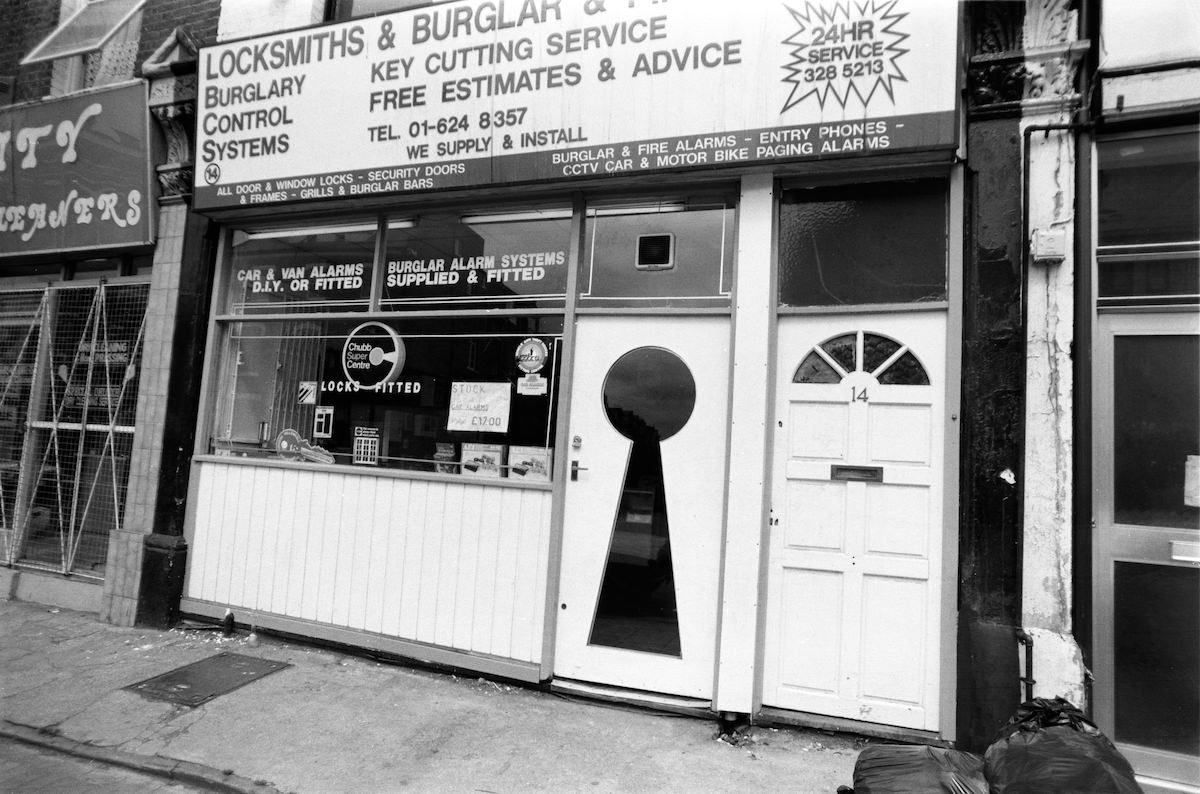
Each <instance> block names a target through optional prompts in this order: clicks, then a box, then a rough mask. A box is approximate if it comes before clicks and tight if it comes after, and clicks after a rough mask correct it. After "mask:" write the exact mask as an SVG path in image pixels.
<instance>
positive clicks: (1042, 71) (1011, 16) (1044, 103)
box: [967, 0, 1088, 115]
mask: <svg viewBox="0 0 1200 794" xmlns="http://www.w3.org/2000/svg"><path fill="white" fill-rule="evenodd" d="M1070 6H1071V0H1027V1H1026V2H1024V3H1020V2H996V3H969V4H968V8H969V9H970V13H971V15H972V16H971V27H972V41H971V58H970V64H969V66H968V73H967V85H968V103H969V107H970V110H971V112H972V113H973V114H975V115H980V114H1003V113H1011V114H1014V115H1015V114H1018V113H1020V114H1021V115H1029V114H1031V113H1039V112H1045V111H1047V110H1055V109H1066V108H1070V107H1074V106H1076V105H1077V104H1078V103H1079V99H1080V98H1079V94H1078V92H1077V90H1076V74H1077V69H1078V64H1079V61H1080V59H1081V58H1082V56H1083V55H1084V54H1085V53H1086V52H1087V49H1088V42H1087V41H1080V40H1078V39H1077V38H1076V29H1077V27H1078V19H1077V12H1075V11H1074V10H1073V9H1072V8H1071V7H1070Z"/></svg>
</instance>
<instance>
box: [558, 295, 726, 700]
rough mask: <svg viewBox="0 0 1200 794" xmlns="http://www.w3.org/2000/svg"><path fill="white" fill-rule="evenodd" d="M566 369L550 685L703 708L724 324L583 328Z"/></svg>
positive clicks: (722, 435) (714, 581)
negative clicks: (611, 690)
mask: <svg viewBox="0 0 1200 794" xmlns="http://www.w3.org/2000/svg"><path fill="white" fill-rule="evenodd" d="M575 360H576V364H575V372H576V374H575V378H574V383H573V385H572V402H571V421H570V427H571V430H570V437H571V443H572V449H571V450H570V455H571V457H570V460H571V465H572V466H573V467H574V471H575V474H574V475H573V476H572V478H571V479H570V481H568V482H567V483H566V502H565V511H564V526H563V560H562V579H561V582H560V586H559V594H560V598H559V601H560V604H559V609H558V626H557V639H556V651H555V665H554V667H555V670H554V672H555V676H557V677H560V678H569V679H577V680H582V681H587V682H592V683H600V684H607V685H612V686H619V687H625V688H630V689H639V690H645V691H650V692H658V693H666V694H673V695H682V696H687V697H695V698H703V699H708V698H711V697H712V682H713V678H714V664H715V647H716V614H717V593H718V591H719V587H718V584H719V577H720V540H721V529H722V524H723V515H724V509H723V508H724V489H723V488H722V487H721V484H722V483H723V482H724V481H725V461H726V451H725V439H726V427H727V425H728V410H727V400H728V372H729V321H728V319H727V318H716V317H714V318H702V317H691V318H663V317H655V318H648V317H594V316H593V317H582V318H580V320H579V322H578V325H577V330H576V352H575ZM639 361H640V362H641V363H640V364H639V363H638V362H639ZM628 362H633V364H631V365H630V366H634V367H635V368H634V369H630V370H626V369H624V368H625V367H626V365H627V364H628ZM637 366H640V367H642V368H641V369H637V368H636V367H637ZM623 372H624V373H626V374H625V375H622V374H621V373H623ZM688 381H690V382H691V383H692V384H693V385H692V387H691V388H692V391H691V392H688V391H687V382H688ZM689 404H690V411H683V410H681V409H680V407H679V406H680V405H683V407H685V408H686V407H687V406H688V405H689ZM667 408H670V409H671V411H673V412H674V416H669V415H668V414H669V413H671V411H667V410H665V409H667ZM629 414H637V415H638V416H637V417H635V418H631V417H630V416H629ZM684 414H686V416H685V415H684ZM639 424H643V425H648V426H650V427H652V428H654V430H653V432H649V431H648V432H645V433H643V432H640V431H639V429H638V427H639ZM629 436H632V437H633V438H630V437H629Z"/></svg>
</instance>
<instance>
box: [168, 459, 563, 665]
mask: <svg viewBox="0 0 1200 794" xmlns="http://www.w3.org/2000/svg"><path fill="white" fill-rule="evenodd" d="M197 475H198V477H199V484H198V486H197V487H196V488H195V489H194V503H195V510H196V534H195V537H194V539H193V541H192V543H193V548H194V549H195V551H194V552H193V555H192V558H191V560H190V561H189V564H188V575H187V582H186V585H185V591H184V597H185V598H186V599H192V600H195V601H197V602H203V603H210V604H221V605H228V606H229V607H230V608H232V609H233V610H235V613H236V614H237V615H238V620H239V621H241V620H246V621H248V622H254V621H255V620H256V619H258V618H256V616H259V617H261V616H263V615H268V614H269V615H277V616H283V617H287V618H291V619H295V620H301V621H310V622H313V623H321V624H325V625H328V626H336V627H340V628H346V629H353V630H358V631H367V632H371V633H373V634H379V635H386V636H388V637H395V638H397V639H401V640H408V641H412V642H418V643H424V644H428V645H431V646H432V645H436V646H440V647H443V648H450V649H454V650H457V651H465V652H469V653H474V654H486V655H488V656H495V657H502V658H506V659H515V660H518V661H523V662H536V661H538V660H540V658H541V654H542V629H543V621H542V613H543V611H544V610H543V602H544V599H545V588H546V569H547V566H548V562H547V559H546V552H547V548H548V538H547V537H546V532H547V528H548V527H549V516H550V492H549V491H545V490H533V489H518V488H506V489H501V488H495V487H488V486H486V485H483V484H474V483H467V482H462V483H456V482H437V481H423V480H408V479H399V478H393V477H362V476H358V475H356V474H353V473H351V474H340V473H335V472H330V471H302V472H295V471H288V470H286V469H281V468H261V467H255V466H247V465H239V464H236V463H233V464H231V463H218V462H213V461H208V462H204V463H202V464H200V466H199V467H198V469H197ZM260 625H261V624H260Z"/></svg>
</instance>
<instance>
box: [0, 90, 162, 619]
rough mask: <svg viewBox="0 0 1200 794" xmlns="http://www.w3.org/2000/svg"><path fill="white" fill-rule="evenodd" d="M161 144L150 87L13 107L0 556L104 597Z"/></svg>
mask: <svg viewBox="0 0 1200 794" xmlns="http://www.w3.org/2000/svg"><path fill="white" fill-rule="evenodd" d="M114 142H120V143H121V144H122V145H121V146H120V147H118V148H114V146H113V144H114ZM150 149H151V138H150V114H149V109H148V103H147V88H146V84H145V83H143V82H131V83H125V84H123V85H118V86H113V87H108V88H104V89H98V90H94V91H91V92H87V93H83V94H77V95H73V96H69V97H61V98H56V99H48V100H44V101H40V102H31V103H27V104H23V105H16V106H11V107H6V108H3V109H0V176H3V177H4V178H3V179H0V340H2V344H0V565H4V566H8V567H11V568H12V569H13V570H15V571H18V572H19V571H26V572H46V573H50V574H55V575H60V576H63V577H70V578H71V579H72V580H73V581H76V582H84V583H87V584H86V585H85V588H84V589H85V590H86V591H91V592H93V593H94V595H89V596H87V597H85V598H84V601H86V602H87V603H89V604H96V605H98V604H99V592H100V588H99V586H98V585H99V584H100V583H101V582H103V581H104V579H105V573H106V569H107V567H108V555H109V540H110V538H111V537H112V535H113V533H114V532H117V531H120V530H121V528H122V527H123V525H124V524H123V519H124V512H125V510H124V508H125V503H126V495H127V490H128V485H129V474H130V462H131V454H132V450H133V446H134V436H135V430H136V428H137V424H138V423H137V419H136V407H137V402H138V397H139V391H140V386H141V375H142V371H143V351H144V349H145V344H146V308H147V303H148V300H149V295H150V269H151V257H150V256H149V246H150V245H151V244H152V243H153V240H154V233H155V228H154V223H153V221H154V220H155V213H154V212H153V210H152V203H153V193H152V192H151V184H152V182H151V176H150ZM8 575H9V576H10V577H16V576H18V574H8ZM64 581H65V580H64ZM32 592H36V591H32ZM74 603H76V604H78V603H79V602H74Z"/></svg>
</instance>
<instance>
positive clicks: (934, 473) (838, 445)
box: [763, 312, 946, 731]
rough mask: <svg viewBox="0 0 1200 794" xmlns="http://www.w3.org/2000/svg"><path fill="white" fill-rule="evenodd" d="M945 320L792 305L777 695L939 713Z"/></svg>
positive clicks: (833, 712)
mask: <svg viewBox="0 0 1200 794" xmlns="http://www.w3.org/2000/svg"><path fill="white" fill-rule="evenodd" d="M945 327H946V326H945V315H944V314H942V313H932V312H930V313H920V314H909V315H891V316H887V315H883V316H880V315H874V316H847V315H838V316H824V317H785V318H781V320H780V324H779V346H778V375H777V380H778V382H777V391H776V394H777V404H776V420H777V424H776V438H775V460H774V475H773V486H772V502H771V540H770V544H771V550H770V569H769V575H768V606H767V620H768V624H767V642H766V658H765V660H764V691H763V702H764V704H765V705H768V706H775V707H779V708H784V709H790V710H796V711H804V712H810V713H815V714H822V715H829V716H834V717H840V718H846V719H853V720H861V721H866V722H871V723H879V724H887V725H897V726H903V727H908V728H916V729H920V730H930V731H933V730H937V728H938V681H939V662H938V660H939V647H940V626H941V614H940V587H941V580H940V577H941V559H942V543H943V531H944V530H943V525H944V522H943V499H942V488H943V479H944V477H943V455H944V452H943V439H944V429H943V421H944V417H943V414H944V397H943V395H944V393H945V383H944V372H945V363H944V362H945Z"/></svg>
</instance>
